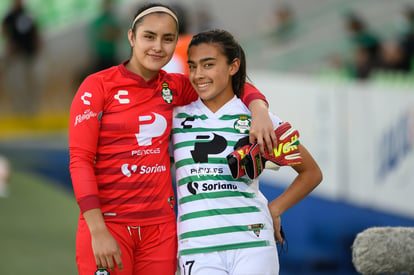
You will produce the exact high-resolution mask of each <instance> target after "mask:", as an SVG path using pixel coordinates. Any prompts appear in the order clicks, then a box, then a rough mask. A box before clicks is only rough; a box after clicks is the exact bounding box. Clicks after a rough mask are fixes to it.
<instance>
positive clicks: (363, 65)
mask: <svg viewBox="0 0 414 275" xmlns="http://www.w3.org/2000/svg"><path fill="white" fill-rule="evenodd" d="M101 3H102V10H101V13H99V14H98V16H97V17H96V18H95V19H94V20H91V22H89V27H88V28H87V36H88V38H87V39H88V43H89V47H90V49H89V52H90V53H91V56H90V61H89V66H88V68H87V69H86V70H85V69H83V71H78V72H77V73H76V74H77V76H76V77H74V79H73V80H72V79H70V77H71V76H68V77H67V78H68V79H69V80H68V81H71V82H73V89H74V90H75V89H76V85H77V84H78V83H80V81H81V80H82V78H83V77H84V76H85V75H87V74H89V73H91V72H93V71H98V70H100V69H102V68H105V67H109V66H112V65H114V64H119V63H120V62H122V61H123V58H124V56H127V54H128V53H125V54H124V55H120V54H119V52H120V51H122V50H123V49H122V46H121V45H122V43H125V41H120V37H121V36H120V35H121V34H122V33H124V32H125V31H126V30H125V28H127V26H125V25H124V24H123V23H122V19H121V18H119V14H117V13H116V12H115V9H114V8H115V7H114V5H113V4H114V3H112V0H102V2H101ZM291 4H292V3H289V2H285V3H283V2H279V3H278V4H277V6H276V8H275V9H274V10H273V11H272V12H271V16H272V23H271V24H273V28H272V31H271V33H270V36H271V37H272V39H273V40H274V42H276V43H273V46H272V47H274V48H278V47H279V48H280V47H286V46H287V47H289V43H291V42H292V41H294V40H295V39H297V38H298V36H300V35H302V34H301V33H300V32H298V24H297V22H298V21H299V19H300V18H299V16H300V15H298V14H297V13H296V11H295V7H294V6H293V5H291ZM173 6H174V7H175V8H176V10H177V11H178V13H179V15H180V17H181V22H183V24H182V25H181V29H180V39H179V43H178V45H177V51H176V55H175V56H174V58H173V59H172V61H171V62H170V64H168V65H167V66H166V67H165V70H167V71H169V72H173V71H179V72H184V73H185V72H186V68H187V64H186V47H187V44H188V41H189V39H190V38H191V37H192V35H193V34H194V33H196V32H198V31H202V30H206V29H208V28H212V27H213V26H216V24H215V23H216V22H214V20H213V18H212V14H211V13H210V11H212V9H209V7H208V6H206V5H205V4H203V5H200V7H199V9H198V10H197V11H196V12H194V11H193V12H192V16H193V17H192V18H189V17H188V15H189V14H188V11H187V9H186V8H187V6H185V5H183V4H181V3H180V2H178V1H177V2H176V3H175V4H173ZM401 18H402V20H401V22H400V25H399V29H398V31H397V32H396V33H395V35H394V37H392V38H391V39H390V38H387V39H384V38H382V37H381V33H377V32H376V31H373V29H372V26H370V24H369V22H367V20H366V18H364V16H363V15H362V13H359V12H358V10H357V11H352V12H348V13H347V14H346V15H345V16H344V17H343V18H342V19H343V37H347V38H349V39H348V41H349V43H350V44H351V45H352V47H351V53H350V54H349V55H347V56H341V55H337V56H336V58H332V59H331V61H332V62H330V65H331V67H332V65H334V66H333V67H334V68H336V69H338V70H340V71H341V72H344V73H345V74H346V75H347V76H349V77H351V78H353V79H357V80H367V79H370V78H372V76H373V74H375V72H378V71H393V72H400V73H402V74H412V73H413V70H414V69H413V63H414V62H413V59H414V58H413V52H414V50H413V49H414V7H413V6H412V5H411V6H410V5H406V6H401ZM36 19H37V18H36V17H35V16H33V15H32V14H31V12H30V10H29V9H28V8H26V7H25V5H24V1H23V0H10V9H9V10H8V11H7V13H6V14H5V15H4V17H3V18H2V26H1V27H2V28H1V31H2V32H1V35H2V40H3V42H4V43H3V44H4V47H2V49H3V51H4V52H3V53H2V56H3V60H2V66H0V68H1V70H0V79H1V80H0V84H1V85H2V89H1V93H0V99H1V100H3V101H7V102H9V104H8V105H7V107H8V108H9V109H11V111H12V112H13V113H18V114H23V115H27V116H32V115H34V114H38V113H39V109H41V107H42V106H41V105H42V104H44V103H43V102H44V100H42V98H45V97H47V95H46V91H45V89H47V87H46V86H47V84H46V83H45V82H46V81H47V77H45V76H44V75H43V76H42V75H41V73H42V68H40V67H39V66H41V60H39V59H41V54H40V53H41V52H42V51H44V49H45V47H44V46H46V45H45V44H44V43H43V41H42V37H43V35H44V34H43V33H42V31H43V30H42V29H41V28H39V26H38V24H37V22H36V21H37V20H36ZM257 20H259V18H258V19H257ZM304 50H306V49H304ZM247 54H248V55H249V52H248V53H247ZM92 55H93V56H92ZM39 57H40V58H39ZM278 62H280V61H279V60H278V59H277V58H276V60H275V63H278ZM83 67H84V66H83ZM60 69H61V68H59V69H57V68H50V66H49V67H48V68H47V71H49V72H51V71H52V72H54V73H56V71H59V70H60ZM46 74H47V73H46ZM3 109H4V108H3Z"/></svg>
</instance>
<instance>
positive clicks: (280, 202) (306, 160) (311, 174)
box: [269, 144, 322, 242]
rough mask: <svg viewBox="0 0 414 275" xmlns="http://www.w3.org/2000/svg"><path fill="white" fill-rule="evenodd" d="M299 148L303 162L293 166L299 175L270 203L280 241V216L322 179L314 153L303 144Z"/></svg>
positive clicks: (277, 236) (277, 237)
mask: <svg viewBox="0 0 414 275" xmlns="http://www.w3.org/2000/svg"><path fill="white" fill-rule="evenodd" d="M299 150H300V154H301V157H302V163H301V164H299V165H295V166H293V169H295V170H296V172H298V175H297V176H296V178H295V179H294V180H293V182H292V183H291V184H290V185H289V187H288V188H287V189H286V190H285V191H284V192H283V193H282V194H281V195H280V196H279V197H277V198H276V199H274V200H273V201H271V202H270V203H269V210H270V213H271V215H272V218H273V224H274V227H275V228H274V229H275V237H276V240H278V241H279V242H282V241H283V240H282V236H281V235H280V216H281V215H282V214H283V213H284V212H285V211H286V210H288V209H289V208H290V207H292V206H293V205H295V204H296V203H298V202H299V201H301V200H302V199H303V198H305V197H306V196H307V195H308V194H309V193H310V192H312V190H313V189H315V187H316V186H318V185H319V183H320V182H321V181H322V171H321V170H320V168H319V166H318V164H317V163H316V161H315V160H314V159H313V157H312V155H311V154H310V153H309V152H308V150H307V149H306V148H305V147H304V146H303V145H301V144H300V145H299Z"/></svg>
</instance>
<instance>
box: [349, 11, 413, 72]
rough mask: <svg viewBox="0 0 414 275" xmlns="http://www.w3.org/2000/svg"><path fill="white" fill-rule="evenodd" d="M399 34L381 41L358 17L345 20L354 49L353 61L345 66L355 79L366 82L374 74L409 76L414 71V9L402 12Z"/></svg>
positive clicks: (353, 16) (355, 14)
mask: <svg viewBox="0 0 414 275" xmlns="http://www.w3.org/2000/svg"><path fill="white" fill-rule="evenodd" d="M401 12H402V15H403V17H402V18H403V19H404V20H403V21H402V22H401V27H400V28H401V29H400V31H399V33H396V34H395V37H394V38H392V39H382V38H381V36H380V35H378V34H376V33H375V32H374V31H372V30H371V29H370V26H369V24H368V23H367V22H366V21H365V20H364V18H363V17H362V16H360V15H358V14H357V13H355V12H354V13H349V14H347V16H346V17H345V28H346V31H347V32H348V33H349V35H350V36H349V37H350V41H351V43H352V45H353V59H352V60H351V62H349V64H347V66H348V67H347V69H348V70H349V73H350V74H351V75H352V76H353V77H354V78H356V79H368V78H370V76H371V75H372V73H374V72H376V71H396V72H401V73H412V72H413V70H414V68H413V65H414V59H413V58H414V7H412V6H406V7H404V9H402V11H401Z"/></svg>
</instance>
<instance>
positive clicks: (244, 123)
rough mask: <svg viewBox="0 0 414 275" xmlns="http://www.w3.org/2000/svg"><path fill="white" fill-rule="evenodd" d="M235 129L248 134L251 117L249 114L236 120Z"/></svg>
mask: <svg viewBox="0 0 414 275" xmlns="http://www.w3.org/2000/svg"><path fill="white" fill-rule="evenodd" d="M234 129H235V130H236V131H237V132H239V133H241V134H247V133H249V131H250V119H249V117H248V116H240V117H239V119H237V120H236V121H235V122H234Z"/></svg>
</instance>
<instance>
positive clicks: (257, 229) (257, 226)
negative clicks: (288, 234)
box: [247, 223, 264, 237]
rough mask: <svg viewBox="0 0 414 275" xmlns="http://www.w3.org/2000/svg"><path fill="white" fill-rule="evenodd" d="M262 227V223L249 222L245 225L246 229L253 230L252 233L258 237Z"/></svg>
mask: <svg viewBox="0 0 414 275" xmlns="http://www.w3.org/2000/svg"><path fill="white" fill-rule="evenodd" d="M263 228H264V225H263V223H256V224H250V225H248V226H247V229H248V230H249V231H253V232H254V234H255V235H256V236H257V237H259V236H260V230H262V229H263Z"/></svg>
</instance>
